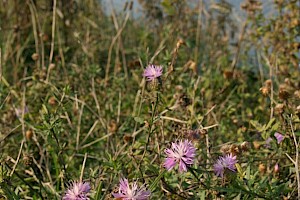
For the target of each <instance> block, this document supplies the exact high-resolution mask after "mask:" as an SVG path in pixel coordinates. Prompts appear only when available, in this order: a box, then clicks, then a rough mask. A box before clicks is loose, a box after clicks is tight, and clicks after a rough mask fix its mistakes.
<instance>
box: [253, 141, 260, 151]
mask: <svg viewBox="0 0 300 200" xmlns="http://www.w3.org/2000/svg"><path fill="white" fill-rule="evenodd" d="M252 143H253V147H254V149H259V148H260V146H261V144H260V143H259V142H258V141H253V142H252Z"/></svg>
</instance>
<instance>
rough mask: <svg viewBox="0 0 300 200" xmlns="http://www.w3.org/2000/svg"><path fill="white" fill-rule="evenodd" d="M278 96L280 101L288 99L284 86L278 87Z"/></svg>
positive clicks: (287, 92)
mask: <svg viewBox="0 0 300 200" xmlns="http://www.w3.org/2000/svg"><path fill="white" fill-rule="evenodd" d="M278 96H279V98H280V99H282V100H287V99H288V98H289V96H290V94H289V91H288V90H287V88H286V87H285V86H280V87H279V93H278Z"/></svg>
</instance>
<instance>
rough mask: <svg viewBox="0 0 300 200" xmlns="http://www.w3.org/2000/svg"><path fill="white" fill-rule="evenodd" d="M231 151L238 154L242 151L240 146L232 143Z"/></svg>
mask: <svg viewBox="0 0 300 200" xmlns="http://www.w3.org/2000/svg"><path fill="white" fill-rule="evenodd" d="M230 153H231V154H232V155H238V154H239V153H240V149H239V147H238V146H237V145H236V144H232V145H231V146H230Z"/></svg>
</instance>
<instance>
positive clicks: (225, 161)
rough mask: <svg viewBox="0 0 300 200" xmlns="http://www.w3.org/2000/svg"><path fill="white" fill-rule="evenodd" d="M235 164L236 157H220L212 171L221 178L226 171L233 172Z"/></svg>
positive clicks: (229, 155)
mask: <svg viewBox="0 0 300 200" xmlns="http://www.w3.org/2000/svg"><path fill="white" fill-rule="evenodd" d="M236 163H237V160H236V156H233V155H232V154H227V155H225V156H220V157H219V159H218V160H217V162H216V163H215V164H214V171H215V174H216V175H217V176H220V177H223V176H224V172H225V170H226V169H229V170H230V171H233V172H235V170H236V167H235V164H236Z"/></svg>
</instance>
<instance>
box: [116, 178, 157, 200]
mask: <svg viewBox="0 0 300 200" xmlns="http://www.w3.org/2000/svg"><path fill="white" fill-rule="evenodd" d="M112 195H113V196H114V197H115V198H118V199H122V200H146V199H148V198H149V197H150V195H151V192H150V191H149V190H146V188H145V186H144V185H143V186H142V187H140V188H138V185H137V183H136V182H134V183H132V184H131V187H130V185H129V183H128V180H127V179H126V178H124V179H121V180H120V186H119V193H113V194H112Z"/></svg>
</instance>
